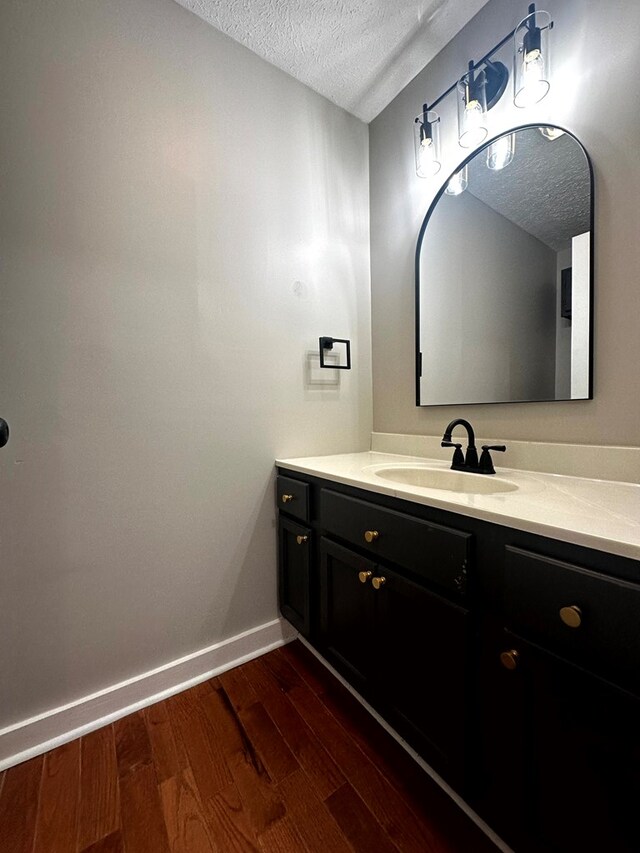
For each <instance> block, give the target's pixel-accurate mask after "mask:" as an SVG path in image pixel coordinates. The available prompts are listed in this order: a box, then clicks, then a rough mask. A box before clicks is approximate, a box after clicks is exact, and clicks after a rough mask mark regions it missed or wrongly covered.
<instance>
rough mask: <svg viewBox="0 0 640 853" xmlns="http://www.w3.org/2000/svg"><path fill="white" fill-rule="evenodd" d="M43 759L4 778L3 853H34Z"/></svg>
mask: <svg viewBox="0 0 640 853" xmlns="http://www.w3.org/2000/svg"><path fill="white" fill-rule="evenodd" d="M43 766H44V756H42V755H39V756H37V758H32V759H31V760H30V761H25V762H23V763H22V764H18V765H16V766H15V767H10V768H9V769H8V770H7V771H6V774H5V779H4V784H3V786H2V796H0V837H1V838H2V845H3V847H2V849H3V853H31V851H32V850H33V841H34V837H35V831H36V817H37V812H38V802H39V793H40V780H41V778H42V768H43Z"/></svg>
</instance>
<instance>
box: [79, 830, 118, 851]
mask: <svg viewBox="0 0 640 853" xmlns="http://www.w3.org/2000/svg"><path fill="white" fill-rule="evenodd" d="M81 853H124V842H123V840H122V833H121V832H120V830H119V829H118V830H117V831H116V832H112V833H111V834H110V835H105V837H104V838H101V839H100V841H96V842H95V844H92V845H91V846H90V847H85V848H84V850H81Z"/></svg>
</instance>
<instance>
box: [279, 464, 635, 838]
mask: <svg viewBox="0 0 640 853" xmlns="http://www.w3.org/2000/svg"><path fill="white" fill-rule="evenodd" d="M285 487H286V489H285ZM291 494H295V495H296V497H294V498H293V499H292V500H286V501H284V502H283V501H282V495H291ZM278 506H279V509H280V606H281V610H282V613H283V615H284V616H285V617H286V618H288V619H289V620H290V621H291V622H292V624H294V625H295V627H296V628H297V629H298V630H299V631H300V633H301V634H303V635H304V636H305V637H306V638H307V639H308V640H309V641H310V642H311V643H312V644H313V646H314V647H315V648H317V649H318V651H319V652H320V653H321V654H322V655H323V656H324V657H325V658H326V659H327V661H329V662H330V663H331V664H332V665H333V666H334V667H335V668H336V669H337V670H338V671H339V672H340V673H341V674H342V675H343V676H344V677H345V678H346V679H347V681H349V683H350V684H352V685H353V687H354V688H355V689H356V690H357V691H358V692H359V693H360V694H361V695H362V696H364V697H365V698H366V699H367V701H369V702H370V703H371V704H372V705H373V706H374V707H375V708H376V710H378V712H379V713H380V714H382V716H383V717H384V718H385V719H386V720H387V721H388V722H389V723H390V724H391V725H392V726H393V727H394V728H395V729H396V730H397V731H398V733H399V734H400V735H401V736H402V737H403V738H405V739H406V740H407V742H408V743H409V744H410V745H411V746H412V747H413V748H414V749H416V751H417V752H418V753H419V754H420V755H422V756H423V757H424V759H425V760H426V761H427V762H428V763H429V764H430V765H431V766H432V767H433V768H434V769H435V770H436V771H437V772H438V773H439V774H440V775H441V776H442V777H443V778H444V779H445V780H446V781H447V782H448V783H449V784H450V785H451V786H452V787H453V788H454V789H455V790H456V791H457V792H458V793H459V794H461V795H462V796H463V797H464V799H465V800H466V801H467V802H468V803H469V805H470V806H471V807H472V808H473V809H474V810H475V811H476V812H477V813H478V814H479V815H480V816H481V817H482V818H483V819H484V820H486V821H487V823H488V824H489V825H490V826H491V827H492V828H493V829H495V831H496V832H497V833H498V834H499V835H501V836H502V837H503V838H504V839H505V841H507V842H508V843H509V844H510V845H511V846H512V847H513V849H514V850H515V851H517V853H543V851H545V853H546V852H547V851H553V853H560V851H562V853H566V851H576V853H577V851H581V853H582V851H604V850H606V851H607V853H630V851H638V850H640V821H639V820H638V819H637V817H636V806H637V803H638V802H640V701H639V698H638V697H639V696H640V682H639V678H640V565H639V564H638V563H637V562H636V561H633V560H629V559H625V558H622V557H614V556H611V555H609V554H605V553H602V552H596V551H593V550H590V549H586V548H583V547H580V546H574V545H570V544H568V543H564V542H560V541H556V540H549V539H545V538H543V537H540V536H535V535H533V534H529V533H524V532H520V531H516V530H512V529H510V528H506V527H501V526H500V525H494V524H490V523H488V522H484V521H479V520H477V519H473V518H469V517H465V516H462V515H457V514H454V513H450V512H445V511H442V510H439V509H436V508H432V507H429V506H425V505H421V504H414V503H410V502H407V501H402V500H399V499H396V498H393V497H388V496H384V495H379V494H374V493H368V492H366V491H363V490H359V489H355V488H353V487H350V486H346V485H339V484H336V483H333V482H329V481H326V480H322V479H319V478H315V477H311V476H307V475H303V474H296V473H294V472H288V471H287V472H281V475H280V476H279V478H278ZM305 537H306V538H305ZM300 540H301V541H300Z"/></svg>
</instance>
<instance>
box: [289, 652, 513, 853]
mask: <svg viewBox="0 0 640 853" xmlns="http://www.w3.org/2000/svg"><path fill="white" fill-rule="evenodd" d="M291 646H294V648H293V649H292V648H291ZM296 646H298V647H299V648H298V649H296V648H295V647H296ZM278 651H279V652H280V653H281V655H282V657H284V659H285V660H286V661H287V662H288V663H291V664H292V665H294V664H295V666H294V668H295V669H296V672H298V674H299V675H301V677H303V678H305V680H306V675H307V673H306V671H303V672H301V670H304V667H305V666H306V665H307V662H308V659H309V658H311V659H312V663H311V666H312V667H313V671H314V675H315V674H316V670H317V667H318V666H320V667H322V666H323V665H322V664H321V663H320V662H319V661H318V659H317V658H316V657H315V656H314V655H312V654H311V653H310V652H309V651H308V650H307V649H306V648H305V647H304V646H303V645H302V644H301V643H293V644H289V646H285V647H283V648H281V649H279V650H278ZM323 668H324V667H323ZM325 671H326V674H327V679H326V680H325V681H323V686H322V689H321V690H318V692H317V694H316V695H317V696H318V699H319V700H320V701H321V702H322V704H323V705H324V706H325V708H326V709H327V711H328V712H329V713H330V714H331V716H332V717H334V718H335V719H337V721H338V722H339V724H340V725H341V726H342V727H343V728H344V730H345V732H346V733H347V736H348V737H349V738H350V739H352V740H353V741H354V743H355V744H357V746H358V748H359V749H361V750H362V752H363V754H364V755H365V756H366V758H367V760H368V761H369V762H370V763H371V764H373V765H375V766H376V768H377V771H378V778H376V777H372V778H368V777H367V776H366V775H365V774H364V773H363V772H361V771H359V770H358V771H357V775H354V774H353V772H352V771H353V768H350V766H349V764H348V763H345V765H344V768H343V769H344V771H345V775H346V776H347V778H348V779H349V781H350V782H351V784H352V785H353V786H354V787H355V788H356V789H357V790H358V793H360V795H361V796H363V797H364V799H365V800H366V802H369V799H368V797H369V796H371V793H370V792H367V788H369V787H371V786H372V785H373V784H374V783H375V784H376V786H377V787H381V786H380V783H379V776H382V777H383V778H384V780H385V782H386V783H389V784H390V785H392V787H393V789H394V790H395V791H396V792H397V796H398V797H400V799H401V800H403V801H404V802H405V804H406V807H408V808H409V809H410V810H411V812H412V813H413V815H415V816H416V819H417V822H418V826H416V827H415V828H416V829H420V830H421V831H422V832H423V833H424V845H425V850H433V851H440V852H441V853H452V851H460V850H463V851H466V850H473V851H474V853H476V851H477V853H496V849H497V848H496V847H495V845H494V844H493V842H491V841H490V840H489V839H488V838H487V837H486V835H484V833H483V832H481V830H479V829H478V828H477V827H476V826H475V824H473V822H472V821H471V820H470V819H469V818H468V817H467V816H466V815H465V814H464V812H462V810H461V809H460V808H459V807H458V806H457V805H456V804H455V803H454V802H453V801H452V800H451V798H450V797H449V796H448V795H447V794H445V793H444V791H442V789H441V788H440V787H439V786H438V785H436V783H435V782H434V781H433V780H432V779H430V777H429V776H428V775H427V774H426V773H425V772H424V771H423V770H422V768H421V767H420V766H419V765H418V764H417V763H416V762H415V761H414V760H413V758H411V756H410V755H408V754H407V753H406V752H405V750H404V749H403V748H402V747H401V746H400V745H399V744H398V743H397V742H396V741H395V740H394V738H392V737H391V735H390V734H388V733H387V732H386V731H385V730H384V729H383V728H382V727H381V726H380V724H379V723H378V722H377V721H376V720H375V719H374V718H373V717H372V716H371V714H369V712H368V711H367V710H366V709H365V708H363V706H362V705H361V704H360V702H358V700H357V699H356V698H355V697H354V696H353V695H352V694H351V693H349V691H348V690H347V689H346V688H345V687H344V686H343V685H342V684H340V682H339V681H338V680H337V679H335V678H334V676H333V675H332V674H331V673H330V672H329V671H328V670H326V669H325ZM321 680H322V677H321V674H318V675H317V678H316V684H319V683H320V681H321ZM306 683H307V684H310V683H311V681H309V680H306ZM289 696H290V698H291V699H292V700H293V701H294V703H295V704H296V707H298V708H299V709H300V710H301V713H302V715H303V716H305V713H304V711H303V710H302V708H301V707H300V702H301V701H303V696H304V694H303V693H302V692H301V691H298V690H297V689H296V688H293V689H292V690H291V692H290V693H289ZM309 704H311V703H310V702H309ZM305 719H307V722H309V723H310V724H312V721H311V719H309V718H307V717H306V716H305ZM316 725H319V723H316ZM314 730H317V731H322V733H323V734H325V730H324V728H323V729H320V728H316V727H315V726H314ZM327 735H328V732H327ZM335 757H336V759H337V761H338V764H340V765H341V768H342V763H341V762H343V761H345V756H344V753H340V752H339V753H337V754H336V756H335ZM383 801H384V802H385V808H386V803H387V802H389V804H390V803H391V802H392V801H396V798H395V797H393V798H392V799H391V800H389V801H387V799H386V798H383ZM386 819H387V820H393V819H394V817H393V815H386ZM391 831H393V830H391ZM403 832H404V833H406V829H405V830H403ZM412 834H413V835H414V836H415V833H412ZM405 841H407V839H406V838H405ZM412 843H415V838H414V841H413V842H412Z"/></svg>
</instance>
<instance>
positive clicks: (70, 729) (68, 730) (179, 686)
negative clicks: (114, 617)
mask: <svg viewBox="0 0 640 853" xmlns="http://www.w3.org/2000/svg"><path fill="white" fill-rule="evenodd" d="M296 636H297V634H296V631H295V630H294V629H293V628H292V627H291V625H289V623H288V622H286V621H285V620H284V619H274V621H273V622H267V623H266V624H265V625H259V626H258V627H257V628H252V629H251V630H249V631H244V632H243V633H242V634H238V635H237V636H235V637H230V638H229V639H228V640H223V641H222V642H220V643H214V645H212V646H208V647H207V648H205V649H198V651H196V652H193V653H191V654H189V655H186V656H185V657H182V658H178V659H177V660H173V661H170V662H169V663H165V664H163V665H162V666H159V667H157V668H156V669H152V670H149V671H148V672H143V673H141V674H140V675H136V676H134V677H133V678H129V679H127V680H126V681H121V682H120V683H118V684H113V685H111V686H110V687H106V688H105V689H103V690H99V691H98V692H97V693H92V694H90V695H89V696H84V697H82V698H81V699H78V700H76V701H75V702H70V703H69V704H68V705H62V706H60V707H59V708H52V709H51V710H50V711H45V712H44V713H43V714H38V715H37V716H35V717H30V718H29V719H27V720H22V721H21V722H19V723H14V724H13V725H11V726H7V727H6V728H4V729H0V771H2V770H4V769H5V768H7V767H12V766H13V765H14V764H20V762H22V761H26V760H27V759H29V758H33V757H34V756H36V755H41V754H42V753H43V752H47V751H48V750H50V749H54V748H55V747H56V746H60V745H61V744H63V743H67V742H68V741H70V740H74V739H75V738H78V737H81V736H82V735H85V734H87V733H88V732H91V731H93V730H94V729H99V728H101V727H102V726H106V725H107V724H108V723H111V722H113V721H114V720H118V719H120V717H125V716H126V715H127V714H131V713H132V712H133V711H137V710H139V709H140V708H145V707H146V706H147V705H153V703H154V702H159V701H160V700H162V699H165V698H166V697H167V696H172V695H173V694H174V693H180V692H181V691H182V690H187V689H188V688H189V687H193V685H194V684H198V683H199V682H201V681H206V679H207V678H212V677H213V676H214V675H219V674H220V673H221V672H225V671H226V670H228V669H232V668H233V667H234V666H238V665H239V664H241V663H245V662H246V661H248V660H252V658H256V657H259V656H260V655H263V654H265V653H266V652H269V651H271V650H272V649H275V648H277V647H278V646H282V645H284V644H285V643H288V642H289V641H290V640H292V639H294V637H296Z"/></svg>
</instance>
